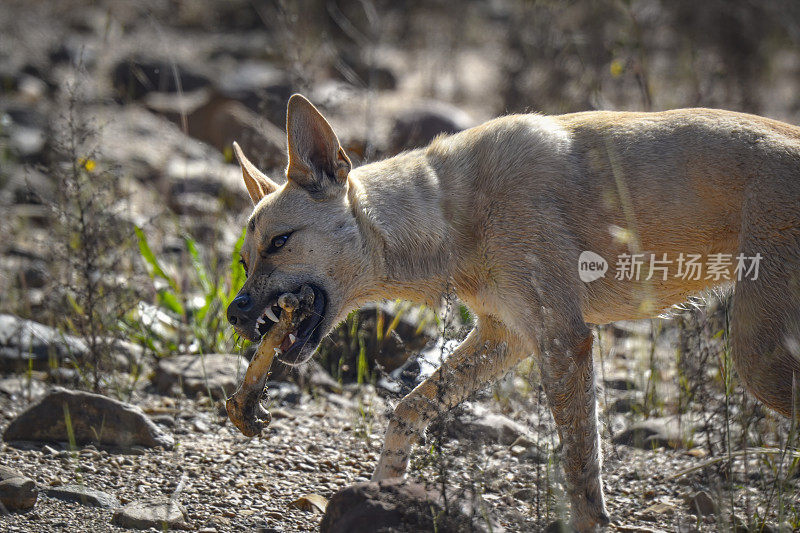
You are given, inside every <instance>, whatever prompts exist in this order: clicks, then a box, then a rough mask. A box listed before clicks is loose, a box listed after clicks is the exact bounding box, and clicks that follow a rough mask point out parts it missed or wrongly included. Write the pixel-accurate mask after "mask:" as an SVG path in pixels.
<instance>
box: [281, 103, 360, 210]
mask: <svg viewBox="0 0 800 533" xmlns="http://www.w3.org/2000/svg"><path fill="white" fill-rule="evenodd" d="M286 136H287V140H288V152H289V166H288V168H287V169H286V177H287V178H289V179H290V180H292V181H294V182H295V183H297V184H298V185H300V186H301V187H304V188H305V189H308V190H309V192H312V193H317V194H322V195H329V194H333V193H334V192H335V191H336V190H340V189H341V186H342V185H344V184H345V183H346V182H347V175H348V174H349V173H350V169H351V168H352V165H351V163H350V159H349V158H348V157H347V154H346V153H345V151H344V148H342V145H341V144H339V139H338V138H337V137H336V134H335V133H334V132H333V128H331V125H330V124H328V121H327V120H325V118H324V117H323V116H322V114H321V113H320V112H319V111H318V110H317V108H316V107H314V105H313V104H312V103H311V102H309V101H308V100H306V98H305V97H303V96H302V95H299V94H295V95H292V97H291V98H289V106H288V108H287V110H286Z"/></svg>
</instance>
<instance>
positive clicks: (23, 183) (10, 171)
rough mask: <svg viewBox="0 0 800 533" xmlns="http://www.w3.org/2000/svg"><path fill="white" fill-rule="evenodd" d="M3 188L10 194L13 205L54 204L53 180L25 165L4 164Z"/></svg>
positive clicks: (54, 189)
mask: <svg viewBox="0 0 800 533" xmlns="http://www.w3.org/2000/svg"><path fill="white" fill-rule="evenodd" d="M4 166H5V168H4V169H3V175H4V177H6V181H5V183H4V185H3V188H4V189H5V190H7V191H9V192H10V194H11V196H12V198H13V200H12V201H13V202H14V203H15V204H42V203H51V202H55V192H56V187H55V183H54V182H53V180H51V179H50V178H48V177H47V176H45V175H44V174H43V173H42V172H40V171H39V170H37V169H36V168H33V167H32V166H27V165H15V164H13V163H10V162H9V163H4Z"/></svg>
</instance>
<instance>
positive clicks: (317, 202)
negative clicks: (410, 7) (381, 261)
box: [228, 95, 366, 364]
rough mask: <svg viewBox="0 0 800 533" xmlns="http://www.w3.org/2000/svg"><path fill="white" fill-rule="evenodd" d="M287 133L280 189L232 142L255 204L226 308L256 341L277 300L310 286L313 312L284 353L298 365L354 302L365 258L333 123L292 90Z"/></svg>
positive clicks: (345, 160)
mask: <svg viewBox="0 0 800 533" xmlns="http://www.w3.org/2000/svg"><path fill="white" fill-rule="evenodd" d="M286 133H287V137H288V156H289V164H288V166H287V169H286V177H287V181H286V183H285V184H284V185H281V186H279V185H277V184H276V183H275V182H273V181H272V180H270V179H269V178H268V177H266V176H265V175H264V174H262V173H261V172H260V171H259V170H258V169H257V168H256V167H255V166H254V165H253V164H252V163H251V162H250V161H249V160H248V159H247V158H246V157H245V156H244V154H243V153H242V151H241V149H240V148H239V146H238V145H236V144H235V143H234V150H235V153H236V157H237V158H238V160H239V164H240V165H241V167H242V173H243V175H244V182H245V185H246V186H247V191H248V192H249V193H250V197H251V198H252V200H253V203H254V204H255V208H254V209H253V213H252V215H251V216H250V219H249V220H248V222H247V230H246V235H245V240H244V245H243V246H242V264H243V266H244V268H245V272H246V273H247V281H246V282H245V284H244V286H243V287H242V289H241V290H240V291H239V294H238V295H237V296H236V298H235V299H234V300H233V302H231V304H230V306H229V307H228V320H229V321H230V323H231V324H233V326H234V328H235V329H236V331H237V332H238V333H239V334H240V335H241V336H242V337H244V338H246V339H249V340H251V341H259V340H260V339H261V338H262V337H263V336H264V335H265V334H266V333H267V331H268V330H269V328H270V327H271V326H272V324H273V323H274V319H276V318H277V315H278V314H279V313H280V312H281V309H280V307H279V306H278V305H277V299H278V297H279V296H280V295H281V294H283V293H285V292H296V291H297V290H298V289H299V288H300V287H301V286H302V285H309V286H311V287H312V288H313V289H314V313H313V315H312V316H311V317H309V318H308V319H306V320H304V321H303V322H302V323H301V324H300V326H299V328H298V330H297V333H296V335H295V336H294V338H295V341H294V342H293V344H292V345H291V348H289V349H287V350H285V351H284V353H283V354H282V355H281V357H280V358H281V359H282V360H283V361H284V362H286V363H289V364H299V363H302V362H304V361H306V360H308V359H309V358H310V357H311V356H312V355H313V353H314V351H315V350H316V348H317V346H318V345H319V342H320V341H321V340H322V338H323V337H324V336H325V335H326V334H327V333H328V332H329V331H330V330H331V328H333V326H334V325H336V324H337V323H338V322H340V321H341V320H342V319H343V318H344V316H346V313H347V312H348V311H349V310H350V309H352V308H353V307H355V306H356V305H357V303H358V302H356V292H357V291H358V287H359V285H360V284H363V283H364V281H365V280H364V279H363V276H364V272H365V270H366V269H365V262H366V258H365V257H364V247H363V246H362V240H361V234H360V232H359V229H358V225H357V222H356V219H355V217H354V215H353V212H352V209H351V206H350V204H349V201H348V194H347V191H348V187H349V186H350V184H349V180H348V175H349V173H350V170H351V164H350V160H349V159H348V157H347V155H346V154H345V152H344V149H342V147H341V145H340V144H339V140H338V138H337V137H336V134H335V133H334V132H333V129H332V128H331V126H330V124H328V122H327V121H326V120H325V119H324V118H323V117H322V115H321V114H320V113H319V111H317V109H316V108H315V107H314V106H313V105H312V104H311V102H309V101H308V100H306V99H305V98H303V97H302V96H300V95H294V96H292V98H291V99H290V100H289V105H288V109H287V115H286Z"/></svg>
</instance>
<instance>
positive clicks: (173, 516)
mask: <svg viewBox="0 0 800 533" xmlns="http://www.w3.org/2000/svg"><path fill="white" fill-rule="evenodd" d="M112 522H113V523H114V525H117V526H120V527H127V528H131V529H150V528H155V529H157V530H164V529H187V528H188V524H187V514H186V509H185V508H184V507H183V505H181V504H180V503H178V502H174V501H172V500H170V499H169V498H156V499H153V500H146V501H136V502H131V503H129V504H128V505H126V506H125V507H123V508H121V509H117V510H116V511H115V512H114V517H113V518H112Z"/></svg>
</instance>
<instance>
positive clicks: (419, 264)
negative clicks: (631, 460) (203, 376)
mask: <svg viewBox="0 0 800 533" xmlns="http://www.w3.org/2000/svg"><path fill="white" fill-rule="evenodd" d="M287 132H288V144H289V165H288V168H287V177H288V181H287V183H286V184H285V185H283V186H280V187H279V186H277V185H276V184H274V183H272V182H270V181H269V180H268V178H266V177H264V176H263V175H260V173H258V171H257V170H254V169H248V168H249V167H248V166H247V164H245V163H243V170H244V175H245V183H246V184H247V187H248V190H249V191H250V193H251V196H252V197H253V200H254V202H255V204H256V206H255V210H254V213H253V215H252V217H251V225H250V229H249V230H248V233H247V237H246V240H245V246H244V251H243V253H244V255H245V259H246V261H247V262H248V263H249V264H250V268H251V275H250V277H249V278H248V280H247V282H246V284H245V286H244V287H243V289H242V291H243V292H249V293H252V294H255V295H257V297H258V298H259V299H260V301H264V300H266V299H267V298H268V297H269V295H270V294H273V293H275V292H276V291H280V290H288V289H291V288H293V285H298V284H300V283H317V284H319V285H321V286H322V287H324V288H325V290H326V291H327V293H328V295H329V302H330V303H329V309H328V312H327V316H326V319H325V321H324V323H323V327H324V329H325V332H327V331H329V330H330V329H331V328H332V327H333V326H335V325H336V324H337V323H338V322H339V321H341V320H342V319H343V318H344V317H345V316H346V314H347V313H348V312H349V311H350V310H351V309H353V308H356V307H358V306H360V305H362V304H364V303H366V302H368V301H371V300H378V299H383V298H392V299H394V298H405V299H410V300H414V301H418V302H422V303H429V304H431V305H434V306H436V305H438V303H439V302H440V299H441V296H442V294H444V293H445V292H447V291H448V290H450V289H455V291H456V292H457V294H458V295H459V297H460V298H461V299H462V300H463V301H465V302H466V303H467V304H468V305H469V306H470V308H471V309H472V310H473V311H474V313H475V314H476V316H477V317H478V319H477V324H476V326H475V329H474V330H473V331H472V332H471V333H470V334H469V336H468V337H467V338H466V339H465V340H464V342H463V343H462V344H461V345H460V346H459V347H458V348H457V349H456V351H455V352H454V353H453V354H452V355H451V356H450V357H449V358H448V359H447V360H446V361H445V362H444V364H443V365H442V367H441V368H440V369H439V370H438V371H437V372H436V373H435V374H434V375H433V376H432V377H431V378H429V379H428V380H427V381H425V382H424V383H422V384H421V385H419V386H418V387H417V388H416V389H415V390H414V391H412V392H411V393H410V394H409V395H408V396H406V397H405V398H403V399H402V400H401V401H400V403H399V404H398V405H397V407H396V409H395V413H394V416H393V417H392V418H391V421H390V423H389V427H388V430H387V434H386V440H385V444H384V448H383V453H382V455H381V458H380V460H379V462H378V465H377V468H376V470H375V473H374V475H373V479H384V478H388V477H394V476H401V475H403V473H404V472H405V470H406V467H407V463H408V456H409V451H410V449H411V446H412V444H413V442H414V441H415V439H416V438H417V436H418V435H419V433H420V432H422V431H424V429H425V427H426V426H427V425H428V424H429V422H430V421H431V420H433V419H434V418H436V417H437V416H439V415H440V414H441V413H442V412H443V411H446V410H447V409H450V408H451V407H453V406H454V405H456V404H458V403H459V402H461V401H462V400H463V399H465V398H467V397H468V396H469V395H470V394H472V393H473V392H475V391H476V390H478V389H480V388H481V387H484V386H485V385H486V384H488V383H490V382H491V381H493V380H495V379H497V378H499V377H500V376H502V375H503V374H504V373H505V372H507V371H508V370H509V369H510V368H512V367H513V366H514V365H515V364H516V363H517V362H519V361H520V360H522V359H523V358H525V357H527V356H529V355H531V354H534V355H535V356H536V357H537V359H538V361H539V363H540V367H541V370H542V379H543V386H544V388H545V391H546V394H547V398H548V403H549V406H550V408H551V410H552V412H553V416H554V419H555V421H556V424H557V427H558V432H559V435H560V437H561V441H562V444H563V452H562V453H563V462H562V464H563V468H564V471H565V477H566V480H567V486H568V489H567V490H568V493H569V496H570V500H571V504H572V524H573V526H574V527H575V528H576V529H578V530H579V531H589V530H592V529H594V528H595V527H596V526H597V525H602V524H604V523H606V522H607V521H608V517H607V514H606V510H605V504H604V500H603V492H602V481H601V476H600V456H601V455H600V442H599V437H598V431H597V415H596V407H595V397H594V375H593V367H592V349H591V348H592V347H591V343H592V336H591V330H590V327H589V325H588V324H592V323H594V324H602V323H607V322H613V321H616V320H621V319H638V318H644V317H649V316H655V315H657V314H658V313H659V312H661V311H663V310H664V309H666V308H668V307H670V306H672V305H675V304H678V303H680V302H683V301H685V300H687V299H688V298H689V297H690V296H691V295H693V294H696V293H698V292H700V291H702V290H704V289H707V288H708V286H709V285H710V284H711V283H710V282H709V281H708V280H699V281H689V280H683V279H680V278H670V279H668V280H667V281H665V282H661V281H658V282H653V281H650V282H647V281H641V282H633V281H618V280H615V279H614V276H613V273H612V272H610V273H609V274H610V275H609V274H607V275H606V277H605V278H602V279H600V280H597V281H594V282H592V283H588V284H587V283H583V282H582V281H580V279H579V278H578V270H577V263H578V255H579V254H580V252H581V251H583V250H591V251H594V252H596V253H598V254H600V255H601V256H603V257H605V258H606V259H607V260H608V261H609V262H611V263H612V265H611V267H612V268H613V261H614V259H613V258H616V257H617V256H618V255H619V254H620V253H630V252H631V251H644V252H647V253H656V254H658V256H660V254H662V253H667V254H669V256H670V257H673V256H677V254H679V253H681V252H683V253H700V254H703V255H704V256H705V255H707V254H709V253H730V254H733V255H734V256H735V255H736V254H737V253H739V252H744V253H745V254H748V255H753V254H755V253H756V252H759V253H761V255H762V256H763V257H764V259H763V260H762V264H761V269H760V276H759V278H758V279H757V280H743V281H739V282H737V284H736V293H735V297H734V308H733V318H732V345H733V350H734V351H733V358H734V363H735V365H736V368H737V370H738V372H739V375H740V377H741V378H742V380H743V381H744V383H745V384H746V385H747V387H748V388H749V390H751V391H752V392H753V393H754V394H755V395H756V396H757V397H758V398H759V399H761V400H762V401H763V402H764V403H766V404H767V405H768V406H769V407H771V408H773V409H775V410H777V411H778V412H780V413H782V414H784V415H790V414H791V413H792V380H793V376H794V373H795V372H796V371H797V370H798V369H799V368H800V366H799V365H798V359H797V356H798V350H800V348H798V347H799V346H800V128H797V127H795V126H791V125H789V124H784V123H781V122H776V121H773V120H768V119H764V118H760V117H756V116H752V115H745V114H739V113H733V112H727V111H719V110H709V109H683V110H675V111H666V112H661V113H617V112H588V113H577V114H571V115H563V116H557V117H546V116H539V115H512V116H506V117H502V118H498V119H495V120H492V121H489V122H487V123H485V124H483V125H481V126H478V127H476V128H472V129H469V130H466V131H464V132H461V133H458V134H455V135H451V136H447V137H443V138H439V139H437V140H435V141H434V142H433V143H432V144H431V145H430V146H428V147H427V148H424V149H419V150H413V151H410V152H405V153H402V154H400V155H398V156H396V157H392V158H390V159H387V160H384V161H379V162H376V163H371V164H368V165H364V166H362V167H359V168H354V169H353V168H351V167H350V162H349V160H347V157H346V154H344V151H343V150H342V149H341V146H340V145H339V142H338V139H336V136H335V134H334V133H333V130H332V129H331V128H330V126H329V125H328V123H327V122H326V121H325V120H324V119H323V118H322V116H321V115H320V114H319V113H318V111H317V110H316V109H315V108H314V107H313V106H312V105H311V104H310V103H309V102H308V101H307V100H305V99H304V98H302V97H300V96H298V95H295V96H294V97H292V99H291V100H290V102H289V111H288V117H287ZM254 190H256V193H255V194H254V193H253V191H254ZM293 227H302V228H303V229H302V230H301V231H298V232H296V233H295V234H293V236H292V238H291V239H290V241H289V244H288V245H287V250H285V251H284V252H281V253H280V254H275V255H274V256H265V255H263V250H264V247H265V246H266V245H267V244H268V242H269V239H270V238H272V236H273V235H275V234H276V233H279V232H280V231H282V230H283V229H286V228H293ZM618 228H624V229H626V230H627V231H628V235H629V238H628V239H620V238H619V230H618ZM246 319H247V318H246V317H245V320H246ZM306 355H307V356H310V353H308V354H306Z"/></svg>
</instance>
